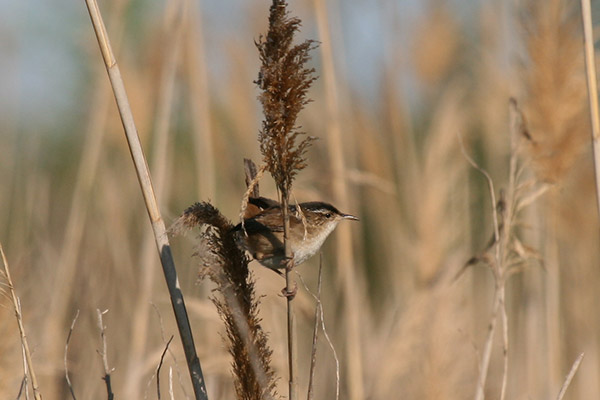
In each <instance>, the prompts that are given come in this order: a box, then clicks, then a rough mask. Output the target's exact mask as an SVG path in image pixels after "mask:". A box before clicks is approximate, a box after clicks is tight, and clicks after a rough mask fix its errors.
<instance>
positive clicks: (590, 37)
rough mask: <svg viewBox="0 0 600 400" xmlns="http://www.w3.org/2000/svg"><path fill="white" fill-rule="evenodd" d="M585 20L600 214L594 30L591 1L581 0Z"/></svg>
mask: <svg viewBox="0 0 600 400" xmlns="http://www.w3.org/2000/svg"><path fill="white" fill-rule="evenodd" d="M581 17H582V19H583V45H584V53H585V71H586V76H587V87H588V98H589V104H590V118H591V123H592V148H593V151H594V170H595V172H596V202H597V206H598V213H600V171H599V169H600V115H599V111H598V87H597V80H596V60H595V51H594V28H593V26H592V9H591V6H590V0H581Z"/></svg>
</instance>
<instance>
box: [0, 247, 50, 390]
mask: <svg viewBox="0 0 600 400" xmlns="http://www.w3.org/2000/svg"><path fill="white" fill-rule="evenodd" d="M0 254H1V255H2V265H3V266H4V275H5V277H6V282H7V283H8V289H9V291H10V296H11V300H12V303H13V307H14V309H15V316H16V318H17V324H18V326H19V334H20V335H21V347H22V348H23V352H24V353H25V354H24V355H25V357H24V361H25V362H26V365H27V368H26V372H27V370H28V371H29V376H30V377H31V387H32V388H33V397H34V398H35V400H41V399H42V394H41V393H40V391H39V386H38V381H37V378H36V376H35V371H34V369H33V363H32V361H31V352H30V351H29V343H28V342H27V336H26V335H25V326H24V324H23V314H22V312H21V302H20V300H19V298H18V297H17V295H16V293H15V287H14V285H13V282H12V278H11V276H10V269H9V268H8V261H7V260H6V255H5V254H4V249H3V248H2V244H1V243H0Z"/></svg>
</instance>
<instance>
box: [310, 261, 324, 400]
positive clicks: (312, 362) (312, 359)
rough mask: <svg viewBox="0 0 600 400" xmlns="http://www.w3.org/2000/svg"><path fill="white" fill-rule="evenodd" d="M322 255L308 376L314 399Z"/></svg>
mask: <svg viewBox="0 0 600 400" xmlns="http://www.w3.org/2000/svg"><path fill="white" fill-rule="evenodd" d="M322 271H323V264H322V257H321V256H320V255H319V278H318V279H319V280H318V284H317V296H316V297H317V304H316V306H315V327H314V329H313V341H312V351H311V357H310V373H309V378H308V394H307V396H306V398H307V399H308V400H312V398H313V391H314V378H315V366H316V365H317V342H318V339H319V318H320V313H319V307H320V306H321V282H322V279H321V277H322Z"/></svg>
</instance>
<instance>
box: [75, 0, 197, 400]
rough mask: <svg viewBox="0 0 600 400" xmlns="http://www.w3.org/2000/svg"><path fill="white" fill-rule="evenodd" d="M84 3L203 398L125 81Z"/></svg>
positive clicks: (94, 11)
mask: <svg viewBox="0 0 600 400" xmlns="http://www.w3.org/2000/svg"><path fill="white" fill-rule="evenodd" d="M86 5H87V8H88V12H89V14H90V18H91V20H92V25H93V27H94V31H95V33H96V38H97V39H98V44H99V46H100V51H101V53H102V58H103V60H104V65H105V66H106V70H107V72H108V76H109V79H110V83H111V86H112V89H113V92H114V95H115V100H116V102H117V107H118V109H119V114H120V116H121V122H122V123H123V128H124V130H125V135H126V138H127V143H128V146H129V151H130V153H131V157H132V159H133V162H134V166H135V170H136V174H137V177H138V180H139V183H140V188H141V190H142V194H143V197H144V202H145V205H146V210H147V211H148V216H149V218H150V222H151V224H152V231H153V233H154V239H155V242H156V247H157V250H158V252H159V256H160V260H161V264H162V267H163V273H164V276H165V281H166V283H167V287H168V290H169V296H170V299H171V304H172V306H173V311H174V314H175V319H176V321H177V328H178V330H179V334H180V337H181V341H182V344H183V350H184V352H185V356H186V360H187V364H188V369H189V372H190V376H191V379H192V386H193V388H194V393H195V396H196V399H203V400H206V399H208V396H207V393H206V387H205V384H204V377H203V374H202V369H201V366H200V360H199V359H198V356H197V354H196V348H195V345H194V338H193V335H192V330H191V327H190V322H189V319H188V315H187V311H186V308H185V302H184V298H183V293H182V292H181V288H180V286H179V281H178V279H177V271H176V270H175V262H174V260H173V255H172V254H171V246H170V244H169V238H168V236H167V231H166V228H165V223H164V221H163V219H162V216H161V214H160V210H159V208H158V204H157V201H156V197H155V195H154V188H153V186H152V181H151V177H150V171H149V170H148V165H147V163H146V158H145V156H144V153H143V150H142V145H141V143H140V139H139V136H138V134H137V128H136V126H135V121H134V119H133V114H132V112H131V107H130V106H129V99H128V97H127V93H126V91H125V84H124V82H123V79H122V77H121V72H120V70H119V66H118V65H117V61H116V59H115V56H114V54H113V51H112V48H111V45H110V41H109V38H108V34H107V32H106V27H105V26H104V21H103V20H102V15H101V13H100V9H99V8H98V4H97V3H96V1H95V0H86Z"/></svg>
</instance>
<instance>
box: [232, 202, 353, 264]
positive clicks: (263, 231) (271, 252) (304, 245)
mask: <svg viewBox="0 0 600 400" xmlns="http://www.w3.org/2000/svg"><path fill="white" fill-rule="evenodd" d="M249 207H254V208H253V209H254V210H255V212H257V213H256V214H255V215H248V214H246V216H245V218H244V227H243V228H242V224H238V225H237V226H236V227H235V228H234V231H235V235H236V240H237V243H238V246H240V247H241V248H243V249H244V250H247V251H248V252H249V253H250V254H251V255H252V257H254V259H256V260H257V261H258V262H260V263H261V264H262V265H264V266H265V267H268V268H270V269H273V270H275V271H276V270H277V269H280V268H285V267H286V263H285V261H286V258H285V249H284V245H283V218H282V214H281V206H280V204H279V203H278V202H276V201H274V200H269V199H265V198H263V197H261V198H251V199H250V200H249ZM298 207H299V208H300V210H298V208H297V206H296V205H290V206H289V214H288V215H289V218H290V232H289V233H288V240H289V241H290V246H291V250H292V253H293V257H294V264H295V265H298V264H301V263H303V262H304V261H306V260H307V259H309V258H310V257H312V256H313V255H314V254H315V253H316V252H317V251H319V249H320V248H321V245H323V242H324V241H325V239H326V238H327V236H329V234H330V233H331V232H332V231H333V230H334V229H335V227H336V226H337V224H338V223H339V222H340V221H341V220H343V219H349V220H353V221H358V218H356V217H355V216H354V215H350V214H344V213H342V212H340V211H338V209H337V208H335V207H334V206H332V205H331V204H328V203H323V202H320V201H312V202H307V203H300V204H298Z"/></svg>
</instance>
